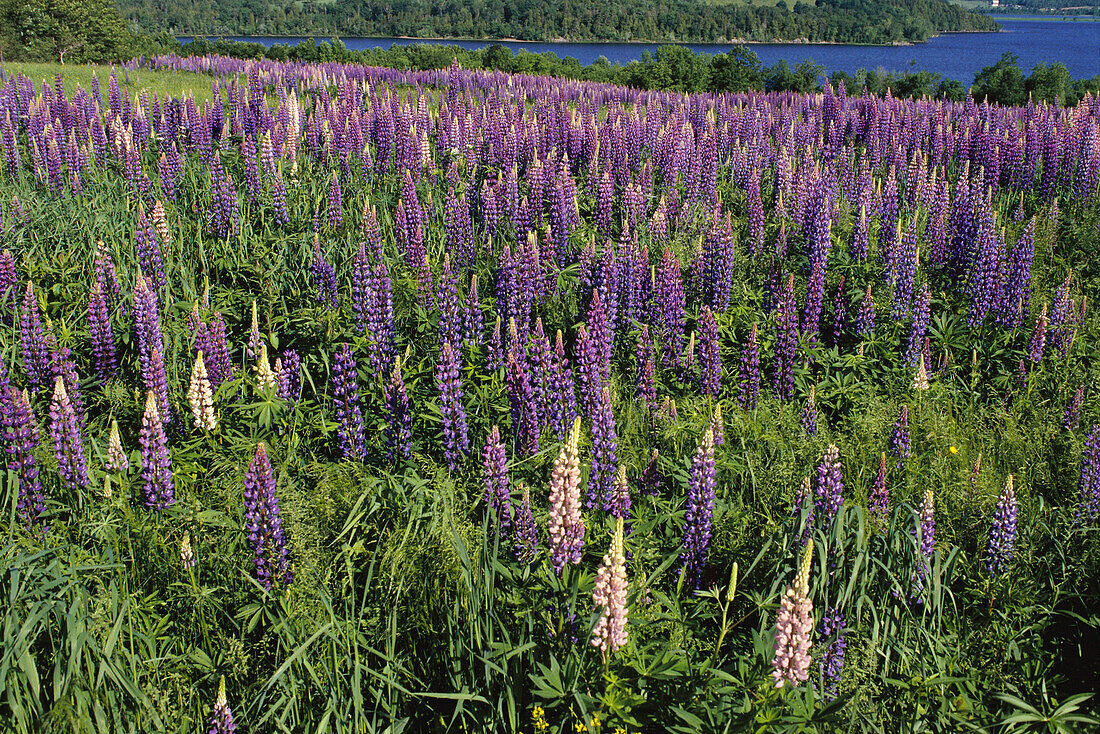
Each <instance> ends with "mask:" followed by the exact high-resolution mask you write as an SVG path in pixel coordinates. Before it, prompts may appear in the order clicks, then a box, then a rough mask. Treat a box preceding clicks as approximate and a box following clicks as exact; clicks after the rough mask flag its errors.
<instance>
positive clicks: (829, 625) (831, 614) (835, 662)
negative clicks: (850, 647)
mask: <svg viewBox="0 0 1100 734" xmlns="http://www.w3.org/2000/svg"><path fill="white" fill-rule="evenodd" d="M846 627H847V623H846V621H845V619H844V613H843V612H841V611H840V609H839V608H838V607H833V608H831V609H829V610H827V611H826V612H825V616H824V617H822V618H821V631H820V635H821V637H822V638H823V639H828V638H830V637H833V636H834V635H835V638H834V639H833V640H832V642H830V643H829V644H828V645H827V646H826V647H825V653H824V655H823V656H822V658H821V662H819V663H818V667H819V669H820V670H821V680H822V683H823V685H824V693H825V697H826V698H827V699H830V700H831V699H834V698H836V697H837V693H838V692H839V689H840V674H841V671H842V670H843V669H844V650H845V649H846V648H847V643H846V641H845V640H844V630H845V628H846Z"/></svg>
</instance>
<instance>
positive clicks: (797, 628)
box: [771, 538, 814, 688]
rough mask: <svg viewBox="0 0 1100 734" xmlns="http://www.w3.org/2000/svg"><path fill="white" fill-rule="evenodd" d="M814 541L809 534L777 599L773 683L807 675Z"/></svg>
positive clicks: (780, 684) (797, 680)
mask: <svg viewBox="0 0 1100 734" xmlns="http://www.w3.org/2000/svg"><path fill="white" fill-rule="evenodd" d="M813 548H814V541H813V538H810V539H809V540H808V541H807V542H806V547H805V549H804V550H803V551H802V562H801V564H800V565H799V568H798V575H797V576H796V577H795V580H794V582H792V583H791V584H790V585H789V586H788V587H787V589H786V591H784V592H783V596H782V598H781V599H780V600H779V614H778V616H777V617H776V623H775V656H774V657H772V674H771V675H772V678H773V679H774V680H775V687H776V688H782V687H783V686H784V685H786V684H788V683H789V684H790V685H791V686H792V687H797V686H798V685H799V684H800V683H802V682H804V681H805V680H806V679H807V678H809V677H810V645H811V637H812V635H813V629H814V621H813V616H812V615H813V602H811V601H810V581H809V580H810V563H811V561H812V560H813Z"/></svg>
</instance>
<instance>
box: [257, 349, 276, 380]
mask: <svg viewBox="0 0 1100 734" xmlns="http://www.w3.org/2000/svg"><path fill="white" fill-rule="evenodd" d="M277 386H278V383H277V381H276V379H275V373H274V372H273V371H272V369H271V361H270V360H269V359H268V356H267V344H260V353H259V355H258V356H257V357H256V388H257V389H259V390H270V389H274V388H276V387H277Z"/></svg>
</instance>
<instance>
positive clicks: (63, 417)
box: [50, 376, 88, 490]
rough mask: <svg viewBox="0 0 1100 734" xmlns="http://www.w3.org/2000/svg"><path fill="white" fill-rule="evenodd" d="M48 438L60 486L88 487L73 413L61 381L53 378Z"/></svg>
mask: <svg viewBox="0 0 1100 734" xmlns="http://www.w3.org/2000/svg"><path fill="white" fill-rule="evenodd" d="M50 438H51V439H52V440H53V446H54V455H55V456H56V457H57V472H58V474H60V475H61V486H62V488H63V489H66V490H73V489H76V488H77V487H87V486H88V464H87V459H86V458H85V456H84V441H83V439H82V438H81V436H80V426H79V422H78V421H77V417H76V412H75V411H74V410H73V405H72V403H71V402H70V401H69V395H68V393H67V392H66V391H65V380H64V379H63V378H62V377H61V376H58V377H56V378H55V379H54V388H53V399H52V400H51V402H50Z"/></svg>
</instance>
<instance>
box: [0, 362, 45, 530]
mask: <svg viewBox="0 0 1100 734" xmlns="http://www.w3.org/2000/svg"><path fill="white" fill-rule="evenodd" d="M0 369H2V365H0ZM4 377H5V379H4V380H3V381H4V382H7V379H6V377H7V376H6V374H5V376H4ZM3 389H4V392H5V393H6V397H5V396H0V397H4V403H5V404H4V410H3V413H2V414H0V420H2V421H3V425H4V448H5V450H6V451H7V454H8V465H7V466H8V469H9V470H11V471H13V472H17V474H18V477H19V500H18V502H17V503H16V510H17V512H18V513H19V517H20V519H21V520H22V521H23V524H24V526H25V527H26V528H27V529H28V530H30V529H32V528H33V527H34V525H35V524H36V523H38V521H39V517H40V516H41V514H42V513H43V512H44V511H45V509H46V507H45V497H44V496H43V494H42V483H41V481H40V480H39V478H38V466H37V461H36V460H35V458H34V452H35V450H36V449H37V448H38V426H37V425H36V423H35V420H34V411H33V409H32V408H31V401H30V396H29V395H28V394H27V391H26V390H23V391H22V392H20V391H19V390H16V389H15V388H13V387H11V386H10V385H5V386H4V387H3Z"/></svg>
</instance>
